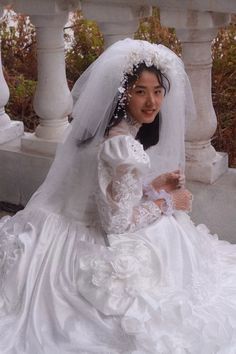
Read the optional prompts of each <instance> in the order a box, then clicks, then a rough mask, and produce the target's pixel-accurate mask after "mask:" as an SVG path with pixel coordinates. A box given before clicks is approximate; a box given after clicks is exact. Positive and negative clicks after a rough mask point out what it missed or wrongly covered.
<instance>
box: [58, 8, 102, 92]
mask: <svg viewBox="0 0 236 354" xmlns="http://www.w3.org/2000/svg"><path fill="white" fill-rule="evenodd" d="M71 22H72V24H71V26H70V29H71V30H72V31H73V39H72V42H71V35H68V34H67V35H66V37H65V39H66V41H67V42H69V44H70V47H69V49H68V50H67V52H66V70H67V79H68V81H69V85H70V86H72V85H73V84H74V82H75V81H76V80H77V79H78V77H79V76H80V75H81V74H82V73H83V71H84V70H85V69H87V67H88V66H89V65H90V64H91V63H92V62H93V61H94V60H95V59H97V57H98V56H99V55H100V54H101V53H102V51H103V45H104V40H103V37H102V34H101V32H100V30H99V28H98V26H97V24H96V23H95V22H93V21H89V20H86V19H84V18H83V16H82V14H81V12H80V11H77V12H75V13H74V15H73V17H72V19H71Z"/></svg>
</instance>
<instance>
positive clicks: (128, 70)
mask: <svg viewBox="0 0 236 354" xmlns="http://www.w3.org/2000/svg"><path fill="white" fill-rule="evenodd" d="M141 63H144V64H145V65H146V66H147V67H151V66H155V67H156V68H157V69H158V70H160V71H161V72H162V73H163V74H165V73H166V72H168V70H169V69H170V67H171V62H170V58H167V57H166V56H165V57H164V56H163V55H160V54H159V53H158V52H157V50H155V48H154V45H152V44H150V48H147V47H143V46H142V42H140V50H139V51H137V50H136V51H132V52H131V53H130V54H129V55H128V56H127V60H126V61H125V65H124V68H123V76H122V79H121V85H120V87H118V92H119V94H118V97H117V100H118V102H119V107H118V110H124V109H125V105H126V98H125V96H124V93H125V87H126V83H127V76H128V75H132V74H133V73H134V71H135V68H137V67H138V66H139V65H140V64H141ZM115 118H116V116H115Z"/></svg>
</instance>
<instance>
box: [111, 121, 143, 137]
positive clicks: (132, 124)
mask: <svg viewBox="0 0 236 354" xmlns="http://www.w3.org/2000/svg"><path fill="white" fill-rule="evenodd" d="M140 127H141V124H140V123H138V122H136V121H135V120H133V119H132V118H127V119H122V121H121V122H120V123H119V124H117V125H115V126H114V127H112V129H111V130H110V131H109V134H108V136H109V137H110V138H111V137H113V136H116V135H132V136H133V137H134V138H135V137H136V135H137V133H138V131H139V128H140Z"/></svg>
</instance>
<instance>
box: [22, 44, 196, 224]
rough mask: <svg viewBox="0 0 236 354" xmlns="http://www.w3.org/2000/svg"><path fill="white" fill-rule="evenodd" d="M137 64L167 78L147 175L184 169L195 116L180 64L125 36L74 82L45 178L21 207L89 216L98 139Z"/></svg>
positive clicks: (162, 49) (159, 49)
mask: <svg viewBox="0 0 236 354" xmlns="http://www.w3.org/2000/svg"><path fill="white" fill-rule="evenodd" d="M139 62H145V63H146V65H147V66H150V65H155V66H156V67H157V68H158V69H160V70H161V71H162V72H163V73H164V74H165V75H166V77H167V78H168V80H169V82H170V91H169V92H168V93H167V95H166V96H165V98H164V103H163V106H162V109H161V126H160V136H159V142H158V144H157V145H155V146H153V147H151V148H149V149H148V150H147V152H148V154H149V156H150V159H151V164H152V168H153V171H152V177H155V176H156V175H159V174H161V173H163V172H166V171H170V170H174V169H177V168H182V169H183V168H184V161H185V151H184V135H185V129H186V124H190V123H191V121H192V120H193V119H194V118H195V109H194V102H193V97H192V91H191V87H190V83H189V80H188V77H187V75H186V73H185V70H184V66H183V63H182V61H181V59H180V58H179V57H178V56H177V55H176V54H174V53H173V52H172V51H171V50H169V49H168V48H166V47H164V46H163V45H156V44H150V43H148V42H146V41H140V40H132V39H125V40H121V41H118V42H117V43H115V44H113V45H112V46H111V47H109V48H108V49H107V50H106V51H104V53H103V54H102V55H101V56H100V57H99V58H98V59H97V60H96V61H95V62H94V63H93V64H92V65H90V67H89V68H88V69H87V70H86V71H85V72H84V73H83V74H82V75H81V77H80V78H79V79H78V81H77V82H76V83H75V85H74V88H73V90H72V95H73V99H74V109H73V113H72V116H73V121H72V123H71V124H70V127H69V128H68V130H67V132H66V134H65V137H64V141H63V142H62V143H61V144H60V145H59V146H58V149H57V153H56V157H55V160H54V162H53V165H52V167H51V169H50V171H49V174H48V176H47V178H46V180H45V182H44V183H43V185H42V186H41V187H40V188H39V189H38V191H37V192H36V193H35V194H34V196H33V197H32V198H31V200H30V202H29V203H28V206H27V207H38V206H44V207H46V208H47V209H49V210H50V211H52V212H55V213H61V214H62V215H65V216H70V217H74V218H76V219H77V220H81V221H85V220H87V217H88V221H89V220H91V213H93V212H95V205H94V200H93V193H94V189H95V188H96V170H97V162H96V154H97V150H98V147H99V143H100V141H101V140H102V139H103V137H104V133H105V129H106V127H107V125H108V122H109V120H110V118H111V115H112V113H113V111H114V108H115V102H116V99H117V95H118V92H119V90H120V87H121V86H122V81H123V79H124V74H125V73H127V72H130V71H132V68H133V66H134V65H136V64H138V63H139ZM85 140H87V141H86V142H84V141H85ZM82 142H83V143H82ZM150 178H151V177H150Z"/></svg>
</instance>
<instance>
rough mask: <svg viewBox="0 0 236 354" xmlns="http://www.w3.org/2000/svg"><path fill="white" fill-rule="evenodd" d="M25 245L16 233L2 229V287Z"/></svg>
mask: <svg viewBox="0 0 236 354" xmlns="http://www.w3.org/2000/svg"><path fill="white" fill-rule="evenodd" d="M23 247H24V246H23V244H22V243H21V241H20V240H19V238H18V237H17V236H16V235H14V234H10V233H8V232H7V231H6V230H3V231H1V230H0V287H1V286H2V283H3V280H4V278H5V276H6V275H7V273H8V272H9V270H10V268H11V267H12V265H13V264H14V263H15V262H16V260H17V258H18V256H19V254H20V253H21V252H22V250H23Z"/></svg>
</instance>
